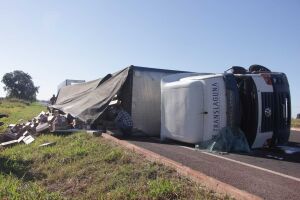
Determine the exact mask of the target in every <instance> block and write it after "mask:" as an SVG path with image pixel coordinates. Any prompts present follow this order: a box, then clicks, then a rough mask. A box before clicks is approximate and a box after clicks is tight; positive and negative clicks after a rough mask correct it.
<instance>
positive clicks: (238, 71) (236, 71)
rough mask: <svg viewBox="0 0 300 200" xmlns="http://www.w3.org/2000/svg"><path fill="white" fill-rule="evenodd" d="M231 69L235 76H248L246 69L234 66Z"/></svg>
mask: <svg viewBox="0 0 300 200" xmlns="http://www.w3.org/2000/svg"><path fill="white" fill-rule="evenodd" d="M230 69H231V71H232V73H233V74H246V73H247V70H246V69H245V68H244V67H240V66H232V67H231V68H230ZM230 69H229V70H230Z"/></svg>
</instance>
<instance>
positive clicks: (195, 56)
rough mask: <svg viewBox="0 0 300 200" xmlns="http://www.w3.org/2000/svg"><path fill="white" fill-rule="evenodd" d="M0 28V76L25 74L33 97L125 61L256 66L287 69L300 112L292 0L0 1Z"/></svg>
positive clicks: (298, 29) (299, 4)
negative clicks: (36, 90) (33, 90)
mask: <svg viewBox="0 0 300 200" xmlns="http://www.w3.org/2000/svg"><path fill="white" fill-rule="evenodd" d="M0 30H1V31H0V76H1V77H2V76H3V75H4V74H5V73H7V72H11V71H13V70H16V69H18V70H23V71H25V72H27V73H29V74H30V75H32V77H33V81H34V82H35V84H36V85H38V86H40V92H39V94H38V98H39V99H49V98H50V97H51V95H52V94H53V93H56V87H57V85H58V84H59V83H60V82H62V81H63V80H65V79H67V78H69V79H85V80H92V79H95V78H98V77H102V76H104V75H105V74H107V73H109V72H115V71H117V70H119V69H121V68H124V67H126V66H129V65H131V64H133V65H138V66H146V67H155V68H167V69H178V70H188V71H195V72H223V71H224V70H225V69H228V68H229V67H230V66H232V65H239V66H244V67H248V66H250V65H251V64H262V65H265V66H267V67H269V68H270V69H271V70H273V71H281V72H285V73H286V74H287V76H288V78H289V82H290V88H291V95H292V110H293V115H294V116H295V114H296V113H300V101H299V99H300V92H299V90H300V89H299V88H298V87H300V76H299V74H300V68H299V66H300V1H298V0H294V1H293V0H288V1H283V0H257V1H255V0H252V1H240V0H226V1H225V0H224V1H221V0H219V1H214V0H207V1H201V0H186V1H183V0H181V1H177V0H151V1H146V0H107V1H101V0H98V1H87V0H85V1H83V0H82V1H79V0H77V1H74V0H72V1H71V0H69V1H67V0H65V1H46V0H44V1H38V0H36V1H30V0H20V1H16V0H0ZM0 86H1V88H0V96H4V95H5V93H4V91H3V89H2V87H3V85H0Z"/></svg>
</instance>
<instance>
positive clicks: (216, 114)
mask: <svg viewBox="0 0 300 200" xmlns="http://www.w3.org/2000/svg"><path fill="white" fill-rule="evenodd" d="M211 93H212V109H213V131H219V130H220V96H219V83H218V82H215V83H213V84H211Z"/></svg>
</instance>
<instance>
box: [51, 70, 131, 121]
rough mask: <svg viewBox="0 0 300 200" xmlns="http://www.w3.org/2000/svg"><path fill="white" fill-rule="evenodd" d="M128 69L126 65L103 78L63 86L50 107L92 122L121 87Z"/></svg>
mask: <svg viewBox="0 0 300 200" xmlns="http://www.w3.org/2000/svg"><path fill="white" fill-rule="evenodd" d="M129 69H130V67H127V68H125V69H123V70H121V71H119V72H116V73H114V74H112V76H111V77H110V76H109V75H108V76H106V77H104V78H103V79H97V80H94V81H90V82H86V83H82V84H76V85H70V86H66V87H63V88H61V89H60V91H59V93H58V96H57V100H56V103H55V105H53V106H52V107H53V108H55V109H58V110H61V111H63V112H65V113H69V114H71V115H72V116H73V117H78V118H79V119H81V120H82V121H84V122H87V123H93V122H94V121H95V120H96V119H97V118H99V116H100V115H101V114H102V113H103V112H104V110H105V109H106V107H107V106H108V104H109V102H110V101H111V100H112V98H113V97H114V96H115V95H116V94H117V93H118V92H119V90H120V89H121V88H122V86H123V84H124V82H125V81H126V79H127V76H128V71H129Z"/></svg>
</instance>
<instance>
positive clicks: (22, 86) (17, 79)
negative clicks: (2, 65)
mask: <svg viewBox="0 0 300 200" xmlns="http://www.w3.org/2000/svg"><path fill="white" fill-rule="evenodd" d="M2 83H4V84H5V87H3V89H4V90H5V91H7V94H6V96H7V97H9V98H18V99H24V100H29V101H35V100H36V93H38V92H39V87H36V86H34V84H33V81H32V78H31V76H30V75H29V74H27V73H25V72H23V71H20V70H15V71H13V72H10V73H6V74H5V75H4V76H3V78H2Z"/></svg>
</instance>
